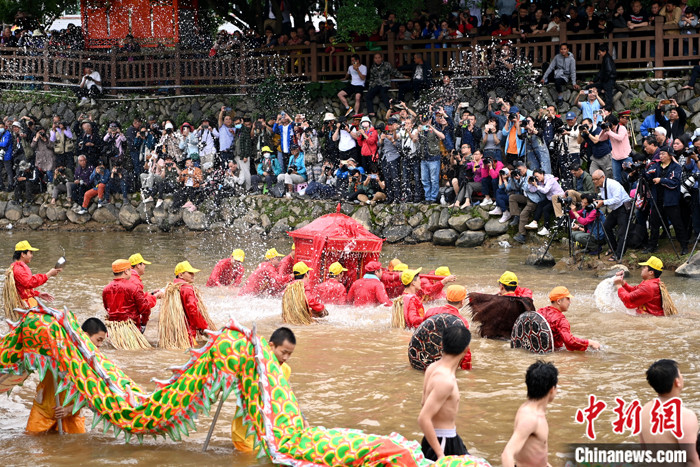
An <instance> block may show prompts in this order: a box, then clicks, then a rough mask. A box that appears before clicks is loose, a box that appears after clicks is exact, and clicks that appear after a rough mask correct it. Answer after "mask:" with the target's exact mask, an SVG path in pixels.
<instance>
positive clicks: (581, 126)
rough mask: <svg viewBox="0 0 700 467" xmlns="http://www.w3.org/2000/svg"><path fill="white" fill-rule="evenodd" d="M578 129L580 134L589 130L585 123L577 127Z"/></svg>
mask: <svg viewBox="0 0 700 467" xmlns="http://www.w3.org/2000/svg"><path fill="white" fill-rule="evenodd" d="M578 128H579V130H580V131H581V133H583V132H584V131H588V130H590V127H589V126H588V125H586V124H585V123H582V124H581V125H579V127H578Z"/></svg>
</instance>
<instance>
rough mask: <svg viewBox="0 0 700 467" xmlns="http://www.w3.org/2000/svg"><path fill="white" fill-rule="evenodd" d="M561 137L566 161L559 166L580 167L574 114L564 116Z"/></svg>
mask: <svg viewBox="0 0 700 467" xmlns="http://www.w3.org/2000/svg"><path fill="white" fill-rule="evenodd" d="M562 135H563V136H564V144H565V145H566V149H567V154H566V156H565V157H566V161H564V162H562V163H561V164H560V166H565V165H569V167H575V166H580V165H581V144H580V143H579V142H578V141H579V140H578V138H579V125H577V124H576V114H575V113H574V112H568V113H567V114H566V124H565V125H564V127H563V129H562Z"/></svg>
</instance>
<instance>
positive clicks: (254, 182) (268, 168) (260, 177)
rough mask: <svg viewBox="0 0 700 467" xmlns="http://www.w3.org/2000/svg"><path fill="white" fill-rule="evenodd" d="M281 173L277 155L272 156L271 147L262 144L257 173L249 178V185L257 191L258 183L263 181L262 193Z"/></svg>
mask: <svg viewBox="0 0 700 467" xmlns="http://www.w3.org/2000/svg"><path fill="white" fill-rule="evenodd" d="M281 173H282V167H280V165H279V161H278V160H277V157H273V156H272V149H270V147H269V146H263V148H262V158H261V160H260V162H259V163H258V167H257V173H256V174H255V175H252V176H251V178H250V183H251V186H252V187H253V189H254V190H256V191H257V190H258V189H259V188H258V186H259V185H260V183H261V182H264V183H265V185H264V186H263V193H267V192H268V191H270V190H271V189H272V187H273V186H274V184H275V183H276V181H277V177H278V176H279V175H280V174H281Z"/></svg>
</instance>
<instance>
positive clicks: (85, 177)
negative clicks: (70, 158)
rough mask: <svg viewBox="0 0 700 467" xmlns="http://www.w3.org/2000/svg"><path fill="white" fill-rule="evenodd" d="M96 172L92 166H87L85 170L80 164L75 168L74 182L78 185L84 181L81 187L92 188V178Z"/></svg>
mask: <svg viewBox="0 0 700 467" xmlns="http://www.w3.org/2000/svg"><path fill="white" fill-rule="evenodd" d="M94 171H95V168H94V167H93V166H91V165H90V164H86V165H85V168H84V169H83V168H82V167H80V164H78V165H76V166H75V174H74V177H73V180H74V181H77V182H78V183H80V182H81V181H82V182H83V183H80V184H81V185H84V186H90V176H91V175H92V173H93V172H94Z"/></svg>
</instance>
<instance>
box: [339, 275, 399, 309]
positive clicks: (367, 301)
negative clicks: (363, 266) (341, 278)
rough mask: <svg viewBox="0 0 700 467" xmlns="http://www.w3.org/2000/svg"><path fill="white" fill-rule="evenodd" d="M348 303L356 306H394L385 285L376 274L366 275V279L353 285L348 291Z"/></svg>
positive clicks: (359, 280)
mask: <svg viewBox="0 0 700 467" xmlns="http://www.w3.org/2000/svg"><path fill="white" fill-rule="evenodd" d="M367 276H370V277H367ZM347 303H348V305H354V306H364V305H382V304H383V305H386V306H391V305H392V303H391V300H389V296H388V295H387V294H386V289H385V288H384V284H382V281H380V280H379V278H378V277H377V276H375V275H374V274H365V277H363V278H362V279H358V280H356V281H355V282H354V283H353V284H352V286H351V287H350V290H349V291H348V298H347Z"/></svg>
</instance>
